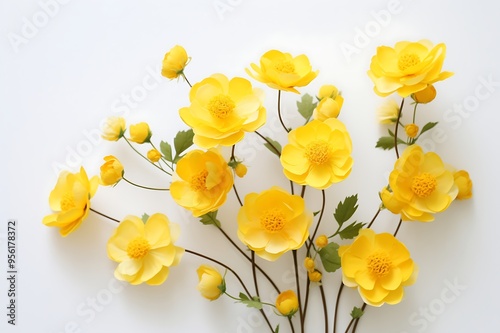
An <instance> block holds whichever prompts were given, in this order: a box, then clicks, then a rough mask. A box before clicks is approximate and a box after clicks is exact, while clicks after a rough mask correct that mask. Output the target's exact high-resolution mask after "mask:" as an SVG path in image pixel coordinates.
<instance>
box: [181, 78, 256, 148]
mask: <svg viewBox="0 0 500 333" xmlns="http://www.w3.org/2000/svg"><path fill="white" fill-rule="evenodd" d="M189 100H190V102H191V105H190V106H189V107H184V108H182V109H180V110H179V114H180V116H181V118H182V120H183V121H184V122H185V123H186V124H187V125H188V126H189V127H191V128H192V129H193V131H194V134H195V135H194V139H193V141H194V143H195V144H196V145H197V146H199V147H202V148H207V149H208V148H212V147H215V146H217V145H222V146H232V145H234V144H236V143H237V142H239V141H241V140H242V139H243V137H244V135H245V132H253V131H256V130H257V129H258V128H259V127H261V126H262V125H264V123H265V122H266V109H265V108H264V107H263V106H262V103H263V101H264V95H263V92H262V91H261V90H259V89H254V88H253V87H252V85H251V83H250V81H248V80H247V79H244V78H240V77H235V78H233V79H231V80H229V79H228V78H227V77H226V76H224V75H222V74H214V75H212V76H210V77H208V78H206V79H204V80H202V81H201V82H199V83H196V84H195V85H194V86H193V87H192V88H191V91H190V93H189Z"/></svg>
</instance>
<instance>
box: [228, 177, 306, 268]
mask: <svg viewBox="0 0 500 333" xmlns="http://www.w3.org/2000/svg"><path fill="white" fill-rule="evenodd" d="M312 217H313V215H312V213H311V212H309V211H308V210H307V208H306V207H305V202H304V199H302V198H301V197H300V196H298V195H292V194H289V193H287V192H286V191H285V190H283V189H281V188H279V187H277V186H274V187H272V188H271V189H269V190H265V191H263V192H261V193H250V194H247V196H246V197H245V202H244V204H243V206H242V207H241V208H240V210H239V212H238V238H239V239H240V240H241V241H242V242H243V243H244V244H245V245H246V246H248V247H249V248H250V249H251V250H253V251H255V253H256V254H257V255H258V256H260V257H261V258H264V259H266V260H269V261H274V260H276V259H278V258H279V257H280V256H281V255H282V254H284V253H285V252H287V251H290V250H296V249H298V248H300V247H301V246H302V245H303V244H304V242H305V241H306V239H307V237H308V236H309V226H310V225H311V224H312Z"/></svg>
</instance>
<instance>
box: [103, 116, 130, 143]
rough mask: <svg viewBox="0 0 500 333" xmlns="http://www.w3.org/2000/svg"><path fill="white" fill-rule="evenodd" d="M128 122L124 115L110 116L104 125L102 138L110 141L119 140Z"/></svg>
mask: <svg viewBox="0 0 500 333" xmlns="http://www.w3.org/2000/svg"><path fill="white" fill-rule="evenodd" d="M125 129H126V124H125V118H123V117H108V118H107V119H106V122H105V123H104V125H103V127H102V135H101V136H102V138H103V139H104V140H108V141H118V140H119V139H120V138H121V137H122V136H123V134H124V133H125Z"/></svg>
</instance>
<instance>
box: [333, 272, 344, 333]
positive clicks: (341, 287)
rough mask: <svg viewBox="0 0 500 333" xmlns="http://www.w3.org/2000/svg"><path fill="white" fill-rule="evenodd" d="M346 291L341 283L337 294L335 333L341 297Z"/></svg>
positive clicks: (334, 314)
mask: <svg viewBox="0 0 500 333" xmlns="http://www.w3.org/2000/svg"><path fill="white" fill-rule="evenodd" d="M342 290H344V284H343V283H342V281H340V287H339V291H338V293H337V300H336V301H335V310H334V312H333V333H337V317H338V313H339V304H340V296H341V295H342Z"/></svg>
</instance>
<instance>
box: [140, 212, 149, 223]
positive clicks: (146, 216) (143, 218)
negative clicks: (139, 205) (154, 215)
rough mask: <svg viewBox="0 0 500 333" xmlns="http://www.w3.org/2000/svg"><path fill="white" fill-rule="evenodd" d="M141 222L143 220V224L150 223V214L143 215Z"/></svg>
mask: <svg viewBox="0 0 500 333" xmlns="http://www.w3.org/2000/svg"><path fill="white" fill-rule="evenodd" d="M141 220H142V222H144V223H146V222H148V220H149V215H148V214H146V213H144V214H142V216H141Z"/></svg>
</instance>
